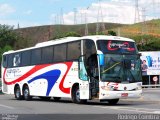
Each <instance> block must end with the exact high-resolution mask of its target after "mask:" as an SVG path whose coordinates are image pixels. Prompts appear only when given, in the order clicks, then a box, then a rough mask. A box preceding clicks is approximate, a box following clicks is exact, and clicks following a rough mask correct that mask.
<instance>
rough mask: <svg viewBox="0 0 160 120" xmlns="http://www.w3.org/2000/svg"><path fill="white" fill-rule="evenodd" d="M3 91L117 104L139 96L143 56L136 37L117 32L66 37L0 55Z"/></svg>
mask: <svg viewBox="0 0 160 120" xmlns="http://www.w3.org/2000/svg"><path fill="white" fill-rule="evenodd" d="M1 71H2V73H1V76H2V91H3V92H4V93H6V94H14V95H15V98H16V99H18V100H21V99H25V100H31V99H32V97H34V96H38V97H40V98H41V99H50V98H51V97H53V98H54V100H60V98H61V97H66V98H71V99H72V101H73V102H75V103H84V102H86V101H87V100H93V99H99V100H100V101H108V103H109V104H116V103H117V102H118V101H119V99H121V98H125V99H126V98H139V97H141V95H142V88H141V85H142V82H141V81H142V77H141V60H140V54H139V53H138V50H137V47H136V44H135V42H134V40H131V39H128V38H123V37H116V36H105V35H96V36H84V37H67V38H62V39H58V40H52V41H48V42H43V43H38V44H37V45H35V46H34V47H31V48H26V49H22V50H16V51H8V52H5V53H4V54H3V58H2V67H1Z"/></svg>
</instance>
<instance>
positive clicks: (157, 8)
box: [0, 0, 160, 28]
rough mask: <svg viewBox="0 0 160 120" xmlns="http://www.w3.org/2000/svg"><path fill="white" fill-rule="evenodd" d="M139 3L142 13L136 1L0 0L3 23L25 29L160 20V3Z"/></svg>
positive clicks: (152, 0) (157, 0) (153, 0)
mask: <svg viewBox="0 0 160 120" xmlns="http://www.w3.org/2000/svg"><path fill="white" fill-rule="evenodd" d="M138 1H139V8H138V9H139V12H137V10H135V0H0V24H7V25H11V26H14V28H16V27H17V26H18V24H19V26H20V27H21V28H24V27H32V26H42V25H51V24H52V25H53V24H71V25H72V24H84V23H86V22H87V23H93V22H111V23H123V24H133V23H134V22H135V21H136V22H140V21H143V20H144V18H145V20H151V19H156V18H160V0H138ZM135 11H136V14H135ZM138 14H139V17H138ZM135 16H136V17H135ZM135 18H136V19H135Z"/></svg>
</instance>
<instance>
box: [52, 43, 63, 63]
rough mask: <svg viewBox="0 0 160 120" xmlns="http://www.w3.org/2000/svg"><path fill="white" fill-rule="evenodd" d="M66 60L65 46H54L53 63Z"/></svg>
mask: <svg viewBox="0 0 160 120" xmlns="http://www.w3.org/2000/svg"><path fill="white" fill-rule="evenodd" d="M65 60H66V44H61V45H56V46H54V61H55V62H57V61H58V62H60V61H65Z"/></svg>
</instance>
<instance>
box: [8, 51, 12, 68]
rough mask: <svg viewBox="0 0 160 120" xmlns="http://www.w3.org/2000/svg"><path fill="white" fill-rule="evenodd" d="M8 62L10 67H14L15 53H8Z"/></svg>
mask: <svg viewBox="0 0 160 120" xmlns="http://www.w3.org/2000/svg"><path fill="white" fill-rule="evenodd" d="M7 64H8V68H12V67H13V54H9V55H8V57H7Z"/></svg>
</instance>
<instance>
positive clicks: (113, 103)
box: [108, 99, 119, 105]
mask: <svg viewBox="0 0 160 120" xmlns="http://www.w3.org/2000/svg"><path fill="white" fill-rule="evenodd" d="M118 101H119V99H111V100H108V103H109V104H110V105H115V104H117V103H118Z"/></svg>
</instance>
